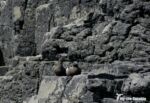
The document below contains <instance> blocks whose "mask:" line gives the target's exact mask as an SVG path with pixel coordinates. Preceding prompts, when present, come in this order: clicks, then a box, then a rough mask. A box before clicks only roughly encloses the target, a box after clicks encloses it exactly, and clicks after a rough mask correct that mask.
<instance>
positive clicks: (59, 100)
mask: <svg viewBox="0 0 150 103" xmlns="http://www.w3.org/2000/svg"><path fill="white" fill-rule="evenodd" d="M72 78H73V77H67V81H66V83H65V85H64V90H63V91H62V94H61V96H60V99H58V103H62V99H63V97H64V93H65V90H66V87H67V85H68V84H69V82H70V81H71V80H72Z"/></svg>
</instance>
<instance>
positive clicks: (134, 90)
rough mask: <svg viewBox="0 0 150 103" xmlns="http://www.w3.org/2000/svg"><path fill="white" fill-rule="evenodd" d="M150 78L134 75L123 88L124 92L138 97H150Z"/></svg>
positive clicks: (130, 76)
mask: <svg viewBox="0 0 150 103" xmlns="http://www.w3.org/2000/svg"><path fill="white" fill-rule="evenodd" d="M149 85H150V76H149V75H142V74H137V73H133V74H131V75H129V78H127V79H126V81H125V82H124V84H123V86H122V91H123V92H125V93H127V94H130V95H136V96H141V95H142V96H149V94H150V92H149V89H150V88H149Z"/></svg>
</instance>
